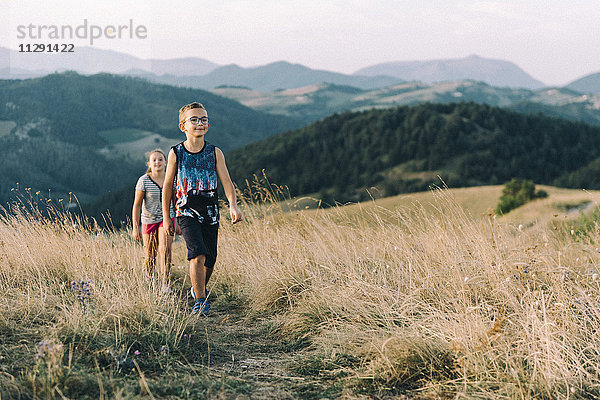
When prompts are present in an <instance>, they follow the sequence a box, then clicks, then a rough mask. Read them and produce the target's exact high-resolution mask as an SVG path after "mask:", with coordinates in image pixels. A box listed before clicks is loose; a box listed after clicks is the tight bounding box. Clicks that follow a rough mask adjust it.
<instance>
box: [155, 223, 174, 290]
mask: <svg viewBox="0 0 600 400" xmlns="http://www.w3.org/2000/svg"><path fill="white" fill-rule="evenodd" d="M172 243H173V236H169V235H167V233H166V232H165V228H164V227H162V226H161V227H159V228H158V254H159V256H160V273H161V279H162V283H163V285H167V284H168V283H169V275H170V273H171V245H172Z"/></svg>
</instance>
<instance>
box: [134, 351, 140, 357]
mask: <svg viewBox="0 0 600 400" xmlns="http://www.w3.org/2000/svg"><path fill="white" fill-rule="evenodd" d="M133 354H135V355H136V356H139V355H140V354H141V353H140V351H139V350H136V351H134V352H133Z"/></svg>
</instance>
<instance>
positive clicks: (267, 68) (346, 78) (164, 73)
mask: <svg viewBox="0 0 600 400" xmlns="http://www.w3.org/2000/svg"><path fill="white" fill-rule="evenodd" d="M65 70H74V71H77V72H79V73H81V74H93V73H98V72H108V73H118V74H128V75H135V76H142V77H145V78H147V79H149V80H152V81H155V82H159V83H166V84H170V85H177V86H189V87H195V88H202V89H212V88H214V87H217V86H221V85H229V86H232V85H233V86H244V87H248V88H251V89H254V90H259V91H273V90H277V89H291V88H296V87H300V86H307V85H312V84H319V83H325V82H326V83H332V84H337V85H349V86H354V87H358V88H362V89H373V88H377V87H383V86H390V85H393V84H398V83H401V82H404V81H415V80H416V81H420V82H423V83H426V84H427V83H433V82H441V81H456V80H464V79H471V80H478V81H482V82H486V83H488V84H490V85H493V86H501V87H523V88H528V89H539V88H540V87H543V86H545V85H544V84H543V83H542V82H540V81H538V80H536V79H535V78H533V77H531V76H530V75H529V74H527V73H526V72H525V71H523V70H522V69H521V68H519V67H518V66H517V65H515V64H513V63H511V62H508V61H503V60H494V59H488V58H483V57H479V56H476V55H473V56H469V57H465V58H460V59H444V60H431V61H407V62H393V63H383V64H376V65H372V66H368V67H365V68H363V69H360V70H359V71H356V72H355V73H353V74H342V73H337V72H331V71H324V70H314V69H311V68H308V67H305V66H302V65H299V64H294V63H290V62H286V61H278V62H273V63H270V64H267V65H262V66H256V67H249V68H244V67H241V66H238V65H235V64H232V65H218V64H215V63H213V62H211V61H208V60H205V59H202V58H198V57H188V58H179V59H170V60H161V59H151V58H150V59H141V58H138V57H134V56H131V55H128V54H124V53H119V52H116V51H111V50H101V49H97V48H94V47H77V48H76V49H75V52H73V53H58V54H57V53H19V52H17V51H14V50H9V49H7V48H2V47H0V78H4V79H13V78H24V77H33V76H41V75H45V74H48V73H51V72H55V71H65Z"/></svg>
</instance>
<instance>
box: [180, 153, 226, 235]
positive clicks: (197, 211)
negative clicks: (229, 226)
mask: <svg viewBox="0 0 600 400" xmlns="http://www.w3.org/2000/svg"><path fill="white" fill-rule="evenodd" d="M172 149H173V151H174V152H175V155H176V156H177V175H176V183H175V190H176V192H175V196H176V197H175V198H176V202H175V215H176V216H178V217H181V216H186V217H192V218H196V219H197V220H198V221H199V222H200V223H202V224H209V225H215V224H218V223H219V205H218V196H217V158H216V155H215V146H213V145H212V144H210V143H208V142H204V147H203V148H202V150H200V151H199V152H197V153H190V152H189V151H188V150H187V149H186V148H185V146H184V145H183V142H181V143H179V144H178V145H176V146H173V147H172Z"/></svg>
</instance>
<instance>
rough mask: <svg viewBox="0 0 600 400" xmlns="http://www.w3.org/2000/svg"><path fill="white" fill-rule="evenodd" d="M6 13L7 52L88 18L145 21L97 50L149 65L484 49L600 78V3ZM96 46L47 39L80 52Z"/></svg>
mask: <svg viewBox="0 0 600 400" xmlns="http://www.w3.org/2000/svg"><path fill="white" fill-rule="evenodd" d="M0 10H1V12H0V25H1V26H0V46H3V47H10V48H12V49H18V48H19V45H24V44H27V43H29V44H33V43H39V42H40V40H39V39H38V38H37V37H36V38H31V37H30V35H29V33H30V32H26V33H27V35H26V36H25V37H22V36H23V35H20V33H23V31H22V30H21V31H19V30H18V27H19V26H25V27H27V26H29V25H34V26H35V28H34V31H33V32H34V33H35V29H38V27H39V26H42V25H47V26H50V25H55V26H64V25H70V26H72V27H73V28H75V27H77V26H81V25H83V23H84V20H87V24H88V27H89V26H91V25H95V26H98V27H99V28H98V29H109V32H110V33H113V32H114V31H111V30H110V27H111V26H115V27H117V26H118V25H131V26H133V27H134V29H136V28H137V27H139V26H142V27H143V28H139V29H142V30H141V31H139V32H144V31H145V35H141V36H145V37H135V36H134V37H133V38H130V37H129V36H127V35H126V34H127V32H128V30H127V29H129V28H127V29H125V30H122V31H121V33H122V37H121V38H106V37H101V38H98V39H96V40H95V41H94V43H93V46H95V47H98V48H102V49H109V50H115V51H120V52H123V53H128V54H132V55H135V56H137V57H141V58H159V59H167V58H180V57H199V58H204V59H207V60H209V61H212V62H214V63H217V64H221V65H225V64H238V65H240V66H242V67H253V66H258V65H265V64H268V63H271V62H275V61H280V60H285V61H289V62H292V63H299V64H302V65H305V66H307V67H310V68H313V69H325V70H329V71H335V72H342V73H354V72H356V71H357V70H359V69H360V68H364V67H367V66H370V65H374V64H378V63H382V62H392V61H413V60H434V59H448V58H463V57H467V56H469V55H473V54H476V55H479V56H481V57H486V58H494V59H502V60H506V61H511V62H513V63H515V64H517V65H518V66H519V67H521V68H522V69H523V70H525V72H527V73H529V74H530V75H531V76H533V77H534V78H535V79H538V80H540V81H542V82H544V83H545V84H547V85H555V86H560V85H565V84H567V83H569V82H571V81H573V80H575V79H578V78H580V77H582V76H584V75H588V74H590V73H595V72H600V24H598V21H597V20H598V17H600V1H598V0H571V1H569V2H566V1H564V0H546V1H542V0H498V1H496V0H456V1H454V0H435V1H434V0H195V1H189V0H178V1H175V2H165V1H164V0H145V1H140V0H94V1H89V0H60V1H48V0H44V1H41V0H28V1H27V2H21V1H17V0H0ZM130 23H131V24H130ZM86 29H87V28H86ZM87 32H88V36H90V35H91V34H89V32H91V31H89V30H88V31H87ZM38 33H39V32H38ZM42 33H43V34H46V35H47V34H48V32H47V31H43V32H42ZM19 35H20V36H21V37H19ZM113 35H116V34H115V33H113ZM88 40H89V37H88V38H87V39H77V41H73V40H63V39H53V40H49V39H48V40H45V41H46V42H52V43H61V44H62V43H75V45H76V47H77V46H79V45H89V42H87V41H88Z"/></svg>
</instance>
